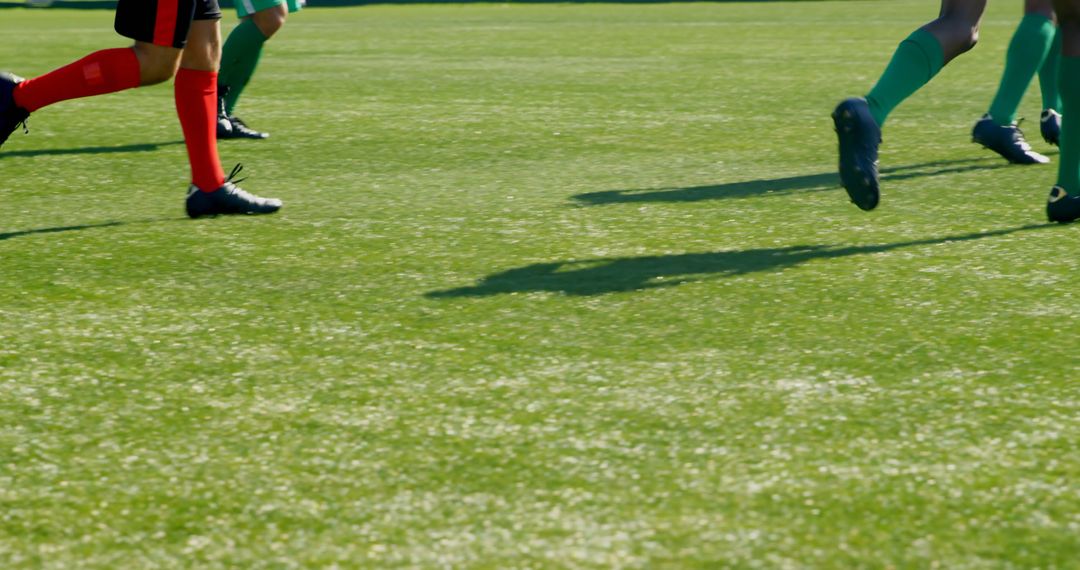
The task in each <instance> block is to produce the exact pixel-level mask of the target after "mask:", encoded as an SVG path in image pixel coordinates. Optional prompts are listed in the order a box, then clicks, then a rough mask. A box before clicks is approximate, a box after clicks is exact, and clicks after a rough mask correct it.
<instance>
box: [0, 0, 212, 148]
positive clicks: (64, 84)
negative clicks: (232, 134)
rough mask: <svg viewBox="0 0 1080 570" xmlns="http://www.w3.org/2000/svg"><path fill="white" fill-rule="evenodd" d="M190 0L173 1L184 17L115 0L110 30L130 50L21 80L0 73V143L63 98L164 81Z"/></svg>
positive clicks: (144, 0) (183, 33)
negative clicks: (131, 41) (125, 40)
mask: <svg viewBox="0 0 1080 570" xmlns="http://www.w3.org/2000/svg"><path fill="white" fill-rule="evenodd" d="M191 3H192V0H179V1H178V2H175V3H174V4H176V10H177V12H179V13H182V14H183V15H184V17H185V18H187V20H186V21H185V20H184V19H183V18H178V17H177V14H176V13H173V14H171V17H172V20H171V22H170V21H169V20H168V19H167V18H166V12H164V11H162V12H161V13H160V14H159V13H158V10H157V6H156V4H157V3H156V2H154V1H148V0H120V2H119V3H118V4H117V7H116V23H115V27H116V31H117V32H119V33H120V34H121V35H123V36H126V37H129V38H131V39H134V40H136V41H135V45H134V46H133V47H130V48H115V49H106V50H101V51H96V52H94V53H91V54H89V55H87V56H86V57H84V58H82V59H80V60H78V61H76V62H74V63H71V64H68V65H65V66H63V67H61V68H59V69H56V70H54V71H51V72H49V73H46V74H45V75H42V76H40V77H36V78H33V79H28V80H23V79H22V78H20V77H17V76H13V75H7V76H6V77H0V144H3V142H4V141H5V140H6V139H7V137H8V136H9V135H10V134H11V132H12V131H13V130H14V129H15V127H16V125H18V124H19V123H21V122H22V121H25V119H26V117H27V116H29V114H30V113H32V112H34V111H37V110H38V109H41V108H42V107H46V106H48V105H52V104H54V103H58V102H60V101H66V100H68V99H76V98H80V97H90V96H94V95H103V94H106V93H112V92H116V91H121V90H124V89H130V88H133V87H138V86H140V85H151V84H154V83H160V82H162V81H166V80H168V79H169V78H170V77H172V76H173V73H175V71H176V66H177V64H178V63H179V61H180V53H181V51H180V50H181V48H182V47H183V46H184V42H185V40H186V37H187V24H186V23H185V22H190V14H187V13H184V11H185V10H187V11H190V10H191V9H192V7H191Z"/></svg>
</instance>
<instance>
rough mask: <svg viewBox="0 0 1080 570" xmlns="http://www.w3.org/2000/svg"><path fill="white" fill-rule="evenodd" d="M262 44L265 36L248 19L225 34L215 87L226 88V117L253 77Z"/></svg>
mask: <svg viewBox="0 0 1080 570" xmlns="http://www.w3.org/2000/svg"><path fill="white" fill-rule="evenodd" d="M265 43H266V36H264V35H263V33H262V32H261V31H260V30H259V27H258V26H256V25H255V22H253V21H252V20H251V18H247V19H245V20H243V21H241V22H240V25H238V26H236V27H235V28H233V31H232V32H231V33H229V39H228V40H226V41H225V46H224V47H223V48H222V49H221V71H220V72H219V73H218V85H221V86H224V87H228V88H229V92H228V94H226V95H225V112H227V113H228V114H230V115H231V114H232V112H233V109H234V108H235V107H236V102H237V101H238V100H239V99H240V94H241V93H243V92H244V88H245V87H247V84H248V82H249V81H251V76H252V75H254V74H255V68H256V67H258V65H259V58H260V57H261V56H262V50H263V44H265Z"/></svg>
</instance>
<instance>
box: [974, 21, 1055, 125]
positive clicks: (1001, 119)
mask: <svg viewBox="0 0 1080 570" xmlns="http://www.w3.org/2000/svg"><path fill="white" fill-rule="evenodd" d="M1056 32H1057V27H1056V26H1054V22H1052V21H1051V20H1050V19H1049V18H1047V17H1046V16H1043V15H1042V14H1026V15H1024V18H1023V19H1022V20H1020V25H1019V26H1017V28H1016V33H1014V34H1013V37H1012V41H1011V42H1009V51H1007V52H1006V53H1005V72H1004V73H1003V74H1002V75H1001V85H999V86H998V90H997V95H995V96H994V101H993V102H992V103H990V118H991V119H993V120H994V123H996V124H998V125H1001V126H1004V125H1011V124H1012V123H1013V122H1015V121H1016V110H1017V109H1018V108H1020V101H1021V100H1022V99H1023V98H1024V92H1025V91H1027V88H1028V85H1030V84H1031V80H1032V79H1033V78H1034V77H1035V74H1036V73H1037V72H1038V71H1039V69H1040V68H1042V67H1043V62H1044V61H1045V60H1046V55H1047V53H1049V51H1050V48H1051V46H1053V44H1054V35H1055V33H1056ZM1042 84H1043V83H1042V82H1041V80H1040V85H1042ZM1055 91H1056V88H1055Z"/></svg>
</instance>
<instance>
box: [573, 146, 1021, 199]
mask: <svg viewBox="0 0 1080 570" xmlns="http://www.w3.org/2000/svg"><path fill="white" fill-rule="evenodd" d="M1008 166H1009V164H1008V163H1006V162H1002V161H1000V160H996V159H987V158H977V159H976V158H966V159H960V160H943V161H936V162H925V163H921V164H910V165H907V166H893V167H890V168H883V169H881V177H882V180H883V181H884V182H886V183H887V182H895V181H898V180H908V179H911V178H923V177H929V176H941V175H944V174H958V173H961V172H971V171H974V170H993V169H997V168H1006V167H1008ZM839 186H840V176H839V175H838V174H837V173H836V172H835V171H833V172H822V173H820V174H807V175H803V176H788V177H785V178H773V179H767V180H747V181H744V182H731V183H728V184H716V185H712V186H692V187H689V188H659V189H645V190H607V191H603V192H589V193H586V194H578V195H576V196H574V199H575V200H577V201H578V202H580V203H582V204H584V205H587V206H602V205H605V204H628V203H637V202H699V201H702V200H723V199H728V198H747V197H750V196H759V195H762V194H777V195H782V194H791V193H794V192H800V191H814V192H817V191H821V190H833V189H836V188H839Z"/></svg>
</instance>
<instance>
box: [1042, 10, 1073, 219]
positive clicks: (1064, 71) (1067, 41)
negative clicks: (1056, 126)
mask: <svg viewBox="0 0 1080 570" xmlns="http://www.w3.org/2000/svg"><path fill="white" fill-rule="evenodd" d="M1054 11H1055V12H1056V13H1057V18H1058V22H1059V25H1061V29H1062V56H1061V62H1059V64H1058V66H1059V70H1061V74H1059V76H1058V78H1059V82H1061V83H1059V91H1061V97H1062V106H1063V116H1064V117H1063V118H1062V133H1061V149H1062V150H1061V157H1059V160H1058V164H1057V185H1056V186H1054V188H1053V189H1052V190H1051V191H1050V199H1049V200H1048V202H1047V217H1048V218H1049V219H1050V220H1051V221H1059V222H1069V221H1074V220H1076V219H1077V218H1080V0H1054Z"/></svg>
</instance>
